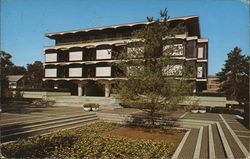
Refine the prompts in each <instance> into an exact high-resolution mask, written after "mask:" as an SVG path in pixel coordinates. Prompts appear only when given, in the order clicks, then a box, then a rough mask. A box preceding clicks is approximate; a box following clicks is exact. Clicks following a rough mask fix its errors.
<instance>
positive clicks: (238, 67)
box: [217, 47, 250, 127]
mask: <svg viewBox="0 0 250 159" xmlns="http://www.w3.org/2000/svg"><path fill="white" fill-rule="evenodd" d="M241 51H242V50H241V49H240V48H238V47H235V48H234V49H233V50H231V51H230V52H229V53H228V54H227V55H228V59H227V60H226V61H225V64H224V67H223V68H222V71H221V72H219V73H217V76H218V77H219V81H220V82H221V85H220V89H219V91H221V92H223V93H225V95H226V96H227V98H228V99H232V100H236V101H238V102H239V105H240V106H242V104H243V106H244V119H245V122H246V124H247V126H248V127H249V64H250V57H249V56H245V55H242V54H241Z"/></svg>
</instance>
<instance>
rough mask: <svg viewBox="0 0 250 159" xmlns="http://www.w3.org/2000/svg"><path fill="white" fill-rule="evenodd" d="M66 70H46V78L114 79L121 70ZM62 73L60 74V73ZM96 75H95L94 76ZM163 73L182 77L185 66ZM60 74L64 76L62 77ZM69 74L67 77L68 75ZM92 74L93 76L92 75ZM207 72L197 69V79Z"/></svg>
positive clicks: (133, 68) (131, 68)
mask: <svg viewBox="0 0 250 159" xmlns="http://www.w3.org/2000/svg"><path fill="white" fill-rule="evenodd" d="M65 70H66V69H58V68H45V77H90V78H91V77H92V78H93V77H114V76H112V75H114V74H113V73H112V71H113V72H119V70H117V69H115V68H114V67H111V66H105V67H95V70H93V69H90V70H86V69H83V68H82V67H74V68H67V72H66V71H65ZM138 70H143V67H142V66H129V67H127V73H128V74H129V75H133V73H134V72H136V71H138ZM59 72H60V73H59ZM83 73H87V74H88V75H84V74H83ZM93 73H94V74H93ZM162 73H163V75H165V76H176V77H178V76H182V75H183V66H182V65H179V64H177V65H168V66H165V67H163V68H162ZM59 74H63V75H62V76H61V75H60V76H59ZM66 74H67V75H66ZM90 74H91V75H90ZM204 75H205V70H204V68H203V67H202V66H198V67H197V72H196V77H197V78H204Z"/></svg>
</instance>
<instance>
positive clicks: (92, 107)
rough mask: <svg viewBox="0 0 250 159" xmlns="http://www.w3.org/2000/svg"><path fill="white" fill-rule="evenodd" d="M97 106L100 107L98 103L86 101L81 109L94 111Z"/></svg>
mask: <svg viewBox="0 0 250 159" xmlns="http://www.w3.org/2000/svg"><path fill="white" fill-rule="evenodd" d="M99 107H100V105H99V104H97V103H86V104H84V105H83V109H84V110H85V111H90V110H94V111H95V110H98V109H99Z"/></svg>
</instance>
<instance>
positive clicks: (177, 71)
mask: <svg viewBox="0 0 250 159" xmlns="http://www.w3.org/2000/svg"><path fill="white" fill-rule="evenodd" d="M182 71H183V67H182V65H168V66H166V67H163V69H162V73H163V75H165V76H181V75H182Z"/></svg>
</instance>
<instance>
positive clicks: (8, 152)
mask: <svg viewBox="0 0 250 159" xmlns="http://www.w3.org/2000/svg"><path fill="white" fill-rule="evenodd" d="M184 133H185V132H183V131H179V130H174V129H171V130H169V131H163V130H161V129H155V131H154V133H149V132H148V129H146V128H137V127H126V126H124V125H120V124H113V123H104V122H97V123H94V124H91V125H85V126H83V127H80V128H75V129H71V130H65V131H59V132H55V133H51V134H48V135H43V136H36V137H32V138H28V139H25V140H19V141H16V142H13V143H9V144H6V145H2V146H1V150H2V154H3V155H4V156H5V157H7V158H27V157H30V158H46V157H49V158H84V157H92V158H94V157H97V158H106V157H108V158H162V157H163V158H168V157H170V156H171V155H172V154H173V153H174V150H175V148H176V146H178V144H179V142H180V140H181V139H182V137H183V135H184ZM129 134H130V135H129ZM140 136H143V137H140Z"/></svg>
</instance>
